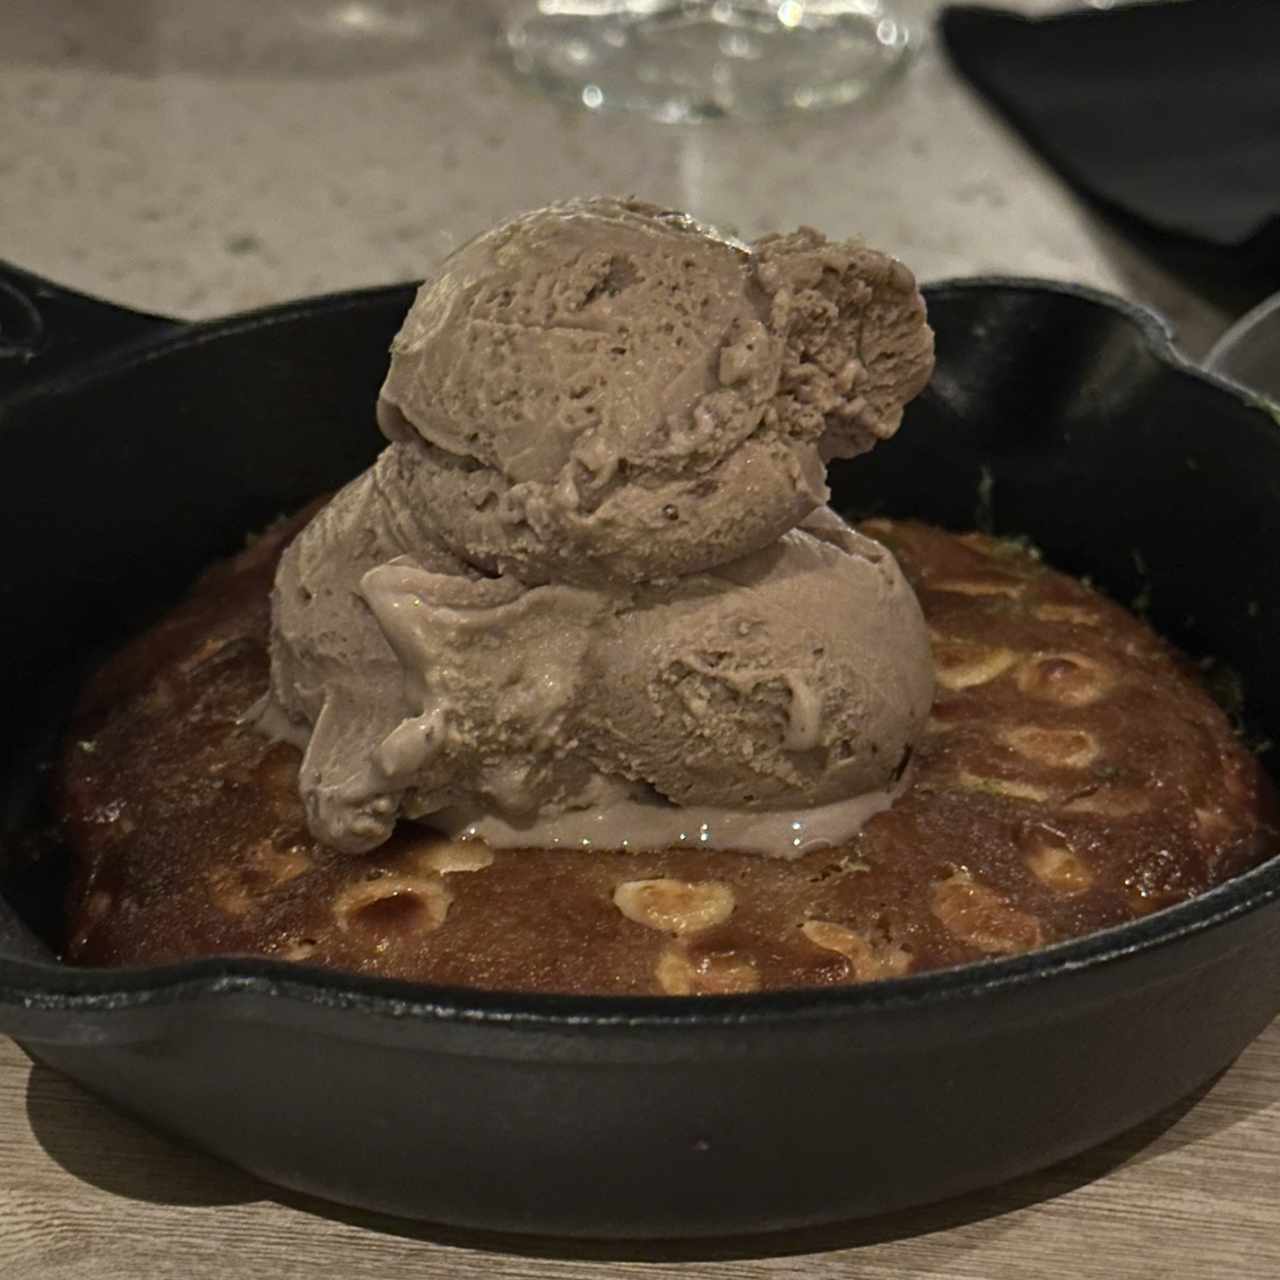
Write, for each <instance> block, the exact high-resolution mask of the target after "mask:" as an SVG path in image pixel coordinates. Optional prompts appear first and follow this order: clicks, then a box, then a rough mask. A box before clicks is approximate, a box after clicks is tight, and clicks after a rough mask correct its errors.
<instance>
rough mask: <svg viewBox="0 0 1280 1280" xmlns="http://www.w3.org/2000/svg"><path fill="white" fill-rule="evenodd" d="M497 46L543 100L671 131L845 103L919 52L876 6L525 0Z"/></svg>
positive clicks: (823, 1) (791, 1)
mask: <svg viewBox="0 0 1280 1280" xmlns="http://www.w3.org/2000/svg"><path fill="white" fill-rule="evenodd" d="M503 39H504V42H505V47H506V50H507V52H508V54H509V56H510V58H511V61H512V63H513V64H514V66H515V67H516V69H517V70H518V71H520V72H521V73H523V74H525V75H527V76H529V77H530V78H531V79H533V80H534V81H536V82H537V83H538V84H539V85H541V86H542V87H543V88H544V89H546V90H548V91H549V92H553V93H557V94H560V95H561V96H567V97H571V98H574V99H576V100H577V101H578V102H580V103H581V104H582V105H583V106H584V107H587V108H589V109H591V110H598V109H600V108H603V107H620V108H626V109H630V110H635V111H643V112H646V113H648V114H649V115H651V116H654V117H655V118H657V119H659V120H664V121H670V122H683V121H692V120H707V119H714V118H718V117H724V116H739V117H747V118H750V117H761V116H769V115H775V114H778V113H780V112H784V111H805V110H815V109H817V108H820V107H829V106H838V105H840V104H843V103H846V102H852V101H853V100H854V99H856V98H860V97H862V96H863V95H864V94H865V93H867V92H868V90H870V89H872V88H875V87H876V86H877V85H880V84H882V83H883V82H884V81H885V80H886V78H888V77H889V76H891V75H892V74H894V72H896V71H898V70H900V69H901V68H902V67H903V66H904V65H905V62H906V59H907V57H908V55H909V54H910V52H911V51H912V49H913V46H914V39H913V36H912V33H910V32H909V31H908V30H907V28H906V26H905V25H904V24H903V23H902V22H901V21H900V20H899V19H898V18H895V16H894V14H893V12H892V10H891V9H890V8H889V7H888V6H887V5H886V4H885V3H884V2H883V0H536V2H533V0H530V3H527V4H524V5H520V6H517V12H516V13H515V16H513V17H512V18H511V20H510V21H509V22H508V24H507V26H506V28H505V30H504V33H503Z"/></svg>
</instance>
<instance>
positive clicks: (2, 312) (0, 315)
mask: <svg viewBox="0 0 1280 1280" xmlns="http://www.w3.org/2000/svg"><path fill="white" fill-rule="evenodd" d="M180 323H181V321H178V320H171V319H169V318H168V317H166V316H155V315H149V314H148V313H146V312H144V311H130V310H129V309H128V308H126V307H117V306H114V305H113V304H111V303H110V302H102V301H100V300H99V299H97V298H91V297H88V296H87V295H85V294H82V293H75V292H74V291H73V290H71V289H64V288H62V287H61V286H60V285H56V284H53V283H52V282H51V281H49V280H44V279H42V278H41V277H40V276H37V275H33V274H32V273H31V272H29V271H23V270H21V268H19V267H14V266H10V265H9V264H8V263H7V262H4V261H0V399H4V398H5V397H6V396H8V395H11V394H13V393H14V392H16V391H19V390H21V389H22V388H24V387H26V386H28V385H31V384H34V383H36V382H42V381H44V380H45V379H46V378H48V377H51V376H53V375H55V374H58V373H61V372H62V371H63V370H65V369H67V368H69V367H70V366H71V365H74V364H76V363H77V362H79V361H83V360H87V359H88V358H89V357H91V356H93V355H96V354H98V353H100V352H103V351H107V350H109V349H110V348H112V347H117V346H120V345H121V344H123V343H126V342H132V341H135V340H137V339H139V338H142V337H144V336H158V335H159V334H161V333H163V332H165V331H166V330H168V329H173V328H176V327H177V326H178V325H179V324H180Z"/></svg>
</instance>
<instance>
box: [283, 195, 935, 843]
mask: <svg viewBox="0 0 1280 1280" xmlns="http://www.w3.org/2000/svg"><path fill="white" fill-rule="evenodd" d="M932 352H933V347H932V334H931V332H930V330H929V328H928V326H927V324H926V322H925V315H924V307H923V303H922V302H921V299H920V296H919V294H918V292H917V290H916V285H915V281H914V279H913V278H912V276H911V273H910V272H909V271H907V270H906V268H904V267H903V266H902V265H901V264H900V263H898V262H896V261H895V260H893V259H891V258H889V257H886V256H885V255H883V254H880V253H877V252H875V251H873V250H870V249H867V248H864V247H862V246H861V245H858V244H852V243H848V244H833V243H828V242H827V241H826V240H824V239H823V237H821V236H820V235H818V234H817V233H815V232H812V231H800V232H797V233H795V234H794V235H789V236H769V237H766V238H764V239H762V240H760V241H757V242H756V243H755V244H754V245H751V246H748V245H746V244H742V243H740V242H737V241H735V240H732V239H729V238H726V237H724V236H721V235H719V234H717V233H715V232H713V231H710V230H709V229H707V228H705V227H702V226H699V225H698V224H697V223H695V222H694V221H692V220H691V219H690V218H688V217H686V216H684V215H682V214H677V213H672V212H668V211H666V210H662V209H658V208H655V207H652V206H649V205H645V204H640V203H637V202H634V201H619V200H611V199H595V200H586V201H578V202H571V203H567V204H564V205H558V206H554V207H552V208H548V209H542V210H538V211H536V212H534V213H530V214H527V215H525V216H523V217H520V218H517V219H515V220H513V221H511V222H509V223H507V224H505V225H503V226H501V227H498V228H497V229H495V230H493V231H491V232H488V233H486V234H485V235H482V236H480V237H479V238H477V239H475V240H473V241H471V242H470V243H469V244H467V245H465V246H464V247H463V248H462V249H460V250H459V251H458V252H456V253H455V254H453V255H452V256H451V257H450V258H449V259H447V260H446V261H445V262H444V264H443V265H442V267H441V268H440V270H439V272H438V273H437V274H436V275H435V276H434V277H433V278H432V279H430V280H428V281H427V282H426V283H425V284H424V285H423V287H422V289H421V291H420V292H419V294H418V297H417V300H416V301H415V303H414V305H413V308H412V309H411V311H410V312H409V315H408V317H407V318H406V320H405V323H404V327H403V328H402V330H401V332H400V334H399V335H398V336H397V338H396V339H395V342H394V344H393V346H392V357H391V368H390V372H389V374H388V376H387V380H386V384H385V385H384V387H383V389H382V394H381V397H380V400H379V403H378V421H379V423H380V424H381V426H382V429H383V431H384V432H385V434H386V435H387V436H388V437H389V438H390V440H391V442H392V443H391V444H390V446H389V447H388V448H387V449H386V450H384V452H383V453H382V454H381V456H380V457H379V458H378V460H377V461H376V462H375V464H374V465H373V466H372V467H371V468H370V469H369V470H368V471H367V472H365V473H364V474H363V475H362V476H360V477H359V478H358V479H356V480H355V481H353V482H352V483H351V484H350V485H348V486H347V487H346V488H345V489H344V490H342V492H341V493H339V494H338V495H337V497H336V498H334V499H333V501H332V502H331V503H330V504H329V505H328V506H327V507H326V508H325V509H324V510H323V511H321V512H320V514H319V515H318V516H317V517H316V518H315V519H314V520H313V521H312V522H311V524H310V525H309V526H308V527H307V528H306V529H305V530H304V532H303V533H302V534H301V535H300V536H299V537H298V538H297V539H296V541H295V542H294V543H293V545H292V546H291V547H290V549H289V551H288V552H287V553H286V555H285V558H284V560H283V562H282V565H281V568H280V572H279V575H278V577H277V580H276V589H275V595H274V598H273V634H272V684H271V693H270V696H269V698H268V699H267V701H266V704H265V708H264V712H263V716H262V723H263V724H264V726H265V727H267V728H268V729H270V730H271V731H273V732H276V733H279V734H280V735H281V736H285V737H288V738H291V739H292V740H294V741H297V742H298V743H299V744H300V745H303V746H304V747H305V756H304V760H303V765H302V771H301V775H300V779H301V780H300V786H301V790H302V794H303V798H304V800H305V803H306V807H307V813H308V817H309V820H310V823H311V826H312V830H313V832H314V834H315V835H316V836H317V837H318V838H319V839H321V840H323V841H325V842H326V843H328V844H331V845H334V846H337V847H339V848H342V849H347V850H350V851H352V852H359V851H363V850H367V849H370V848H373V847H375V846H376V845H378V844H380V843H381V842H382V841H384V840H385V839H386V838H387V836H388V835H389V834H390V832H391V829H392V827H393V825H394V823H395V821H396V818H397V816H399V815H405V816H408V817H412V818H419V819H422V820H423V821H425V822H428V823H430V824H431V825H433V826H437V827H439V828H441V829H443V830H446V831H448V832H450V833H454V834H463V835H478V836H482V837H483V838H485V839H487V840H488V841H490V842H491V843H495V844H503V845H507V846H517V847H519V846H528V847H547V846H551V845H559V844H567V843H572V844H580V845H588V844H589V845H592V846H598V847H609V848H652V847H664V846H667V845H670V844H673V843H680V842H690V843H699V844H702V845H703V846H706V845H707V844H712V845H714V846H718V847H723V848H736V849H742V850H744V851H754V852H765V853H775V854H782V855H790V854H797V853H801V852H804V851H806V850H807V849H809V848H812V847H813V846H814V844H815V843H818V842H836V841H838V840H841V839H844V838H845V837H847V836H848V835H849V834H851V833H852V831H854V830H856V828H857V827H858V826H859V825H860V824H861V823H862V822H863V821H865V819H866V818H867V816H869V814H871V813H873V812H875V811H876V810H877V809H879V808H883V807H885V806H886V805H887V804H888V803H890V801H891V799H892V796H893V794H894V788H895V786H896V785H898V783H899V780H900V778H901V775H902V770H903V768H904V766H905V762H906V759H907V757H908V756H909V748H910V744H911V742H912V741H913V739H914V737H915V735H916V734H917V733H918V732H919V730H920V728H921V726H922V725H923V723H924V720H925V718H926V716H927V714H928V710H929V705H930V702H931V701H932V694H933V677H932V666H931V662H930V657H929V645H928V638H927V635H926V633H925V628H924V623H923V621H922V619H921V616H920V611H919V608H918V606H917V604H916V601H915V598H914V596H913V595H912V592H911V590H910V588H909V587H908V586H907V584H906V582H905V581H904V580H903V578H902V575H901V573H900V572H899V570H898V567H897V565H896V564H895V562H894V560H893V558H892V556H890V554H889V553H888V552H887V551H886V550H885V549H884V548H882V547H881V546H879V545H878V544H877V543H875V542H873V541H871V540H869V539H867V538H865V537H862V536H860V535H859V534H857V533H855V532H853V531H852V530H851V529H849V528H848V527H847V526H846V525H845V524H844V523H843V522H842V521H841V520H840V519H839V518H838V517H836V516H835V515H834V514H833V513H832V512H831V511H830V509H829V508H828V507H827V506H826V501H827V497H828V491H827V488H826V485H825V466H826V463H827V462H828V461H829V460H830V459H832V458H848V457H853V456H855V455H857V454H859V453H862V452H864V451H866V450H867V449H870V448H871V447H872V446H873V445H874V444H875V443H876V442H877V441H878V440H882V439H885V438H887V437H888V436H890V435H892V434H893V432H894V431H895V430H896V429H897V427H898V424H899V421H900V420H901V416H902V409H903V405H904V404H905V403H906V402H907V401H908V400H909V399H910V398H911V397H912V396H913V395H915V394H916V392H918V391H919V390H920V389H921V388H922V387H923V385H924V384H925V382H926V381H927V379H928V377H929V373H930V370H931V368H932Z"/></svg>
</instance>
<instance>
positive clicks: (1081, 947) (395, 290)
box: [0, 275, 1280, 1032]
mask: <svg viewBox="0 0 1280 1280" xmlns="http://www.w3.org/2000/svg"><path fill="white" fill-rule="evenodd" d="M414 288H416V282H410V283H403V284H393V285H381V286H374V287H372V288H363V289H355V290H347V291H341V292H335V293H329V294H322V295H318V296H314V297H308V298H303V299H299V300H295V301H290V302H285V303H280V304H276V305H273V306H270V307H266V308H261V309H256V310H253V311H248V312H240V313H237V314H234V315H231V316H226V317H221V318H218V319H214V320H208V321H199V322H195V323H191V324H175V326H174V327H173V328H167V327H166V328H164V329H162V330H160V332H159V333H158V334H150V335H145V336H143V337H142V338H140V339H134V340H130V341H127V342H125V343H122V344H120V345H118V346H115V347H112V348H109V349H108V350H107V351H105V352H102V353H99V354H97V355H94V356H91V357H88V358H86V359H85V360H83V361H80V362H77V363H76V364H74V365H73V366H71V367H70V368H66V369H63V370H60V371H58V372H55V373H52V374H50V375H47V376H46V377H43V378H40V377H37V378H36V379H35V380H34V381H32V382H30V383H28V384H27V385H25V386H23V387H21V388H19V389H17V390H16V391H13V392H10V393H9V394H8V395H6V396H4V397H0V433H2V432H3V429H4V425H5V424H4V417H5V416H6V415H7V414H8V413H10V412H12V411H16V410H18V409H20V408H22V407H24V406H26V405H27V404H29V403H32V402H35V401H39V400H43V399H46V398H52V397H56V396H59V395H62V394H68V393H70V392H73V391H76V390H79V389H80V388H82V387H84V386H85V385H87V384H90V383H92V382H93V381H95V380H97V379H99V378H103V377H111V376H119V375H121V374H126V373H128V372H130V371H131V370H133V369H135V368H137V367H139V366H141V365H143V364H147V363H150V362H151V361H152V360H155V359H160V358H163V357H164V356H165V355H167V354H170V353H172V352H174V351H177V350H181V349H184V348H188V347H192V346H198V345H202V344H203V343H205V342H207V341H211V340H214V339H217V338H219V337H222V336H225V335H231V334H243V333H250V332H253V331H254V330H256V329H260V328H266V327H274V326H275V325H278V324H285V323H289V322H291V321H295V320H301V319H304V318H306V317H307V316H309V315H312V314H315V313H318V312H334V311H338V312H340V311H343V310H347V309H350V310H359V309H361V308H363V307H366V306H377V305H380V304H383V303H385V302H388V301H390V300H391V299H393V298H397V297H405V296H407V295H408V294H409V292H410V291H412V290H413V289H414ZM999 290H1003V291H1011V292H1023V293H1026V292H1031V293H1040V294H1045V293H1048V294H1054V295H1058V296H1062V297H1068V298H1073V299H1076V300H1078V301H1080V302H1083V303H1085V304H1088V305H1091V306H1096V307H1100V308H1102V309H1105V310H1108V311H1111V312H1113V313H1115V314H1116V315H1118V316H1120V317H1121V318H1122V319H1123V320H1124V321H1125V322H1127V323H1128V324H1130V325H1131V326H1133V327H1134V328H1135V329H1136V330H1137V331H1138V333H1139V336H1140V337H1141V339H1142V340H1143V343H1144V345H1145V346H1146V348H1147V350H1148V351H1149V352H1150V353H1151V355H1152V356H1154V357H1155V359H1156V360H1157V361H1158V362H1159V363H1160V364H1161V365H1163V366H1164V367H1165V368H1166V369H1167V370H1168V371H1169V372H1171V373H1174V374H1178V375H1182V376H1187V377H1191V378H1194V379H1196V380H1198V381H1200V382H1203V383H1205V384H1207V385H1209V386H1211V387H1213V388H1214V389H1215V390H1216V391H1217V392H1219V393H1220V394H1224V395H1226V396H1227V397H1228V398H1229V399H1230V400H1232V401H1233V402H1235V403H1236V404H1237V405H1238V406H1239V407H1240V408H1241V409H1244V410H1246V411H1252V412H1257V413H1259V414H1262V415H1264V416H1267V417H1268V418H1269V421H1270V415H1268V414H1267V411H1266V409H1265V407H1264V405H1263V404H1262V403H1261V401H1260V398H1259V397H1257V396H1255V395H1254V394H1253V393H1252V392H1250V391H1248V390H1247V389H1246V388H1243V387H1241V386H1239V385H1238V384H1236V383H1233V382H1232V381H1230V380H1229V379H1226V378H1223V377H1221V376H1218V375H1215V374H1213V373H1210V372H1208V371H1206V370H1204V369H1201V368H1200V367H1199V366H1197V365H1195V364H1193V363H1192V362H1191V361H1190V360H1189V359H1188V358H1187V357H1186V356H1184V355H1183V354H1182V353H1181V352H1180V351H1179V350H1178V349H1177V348H1176V346H1175V345H1174V341H1173V338H1174V334H1173V329H1172V326H1171V325H1170V324H1169V322H1168V321H1167V320H1166V319H1165V318H1164V317H1162V316H1161V315H1160V314H1159V313H1157V312H1155V311H1154V310H1152V309H1150V308H1148V307H1146V306H1143V305H1141V304H1138V303H1133V302H1130V301H1128V300H1126V299H1123V298H1120V297H1118V296H1116V295H1114V294H1111V293H1108V292H1106V291H1103V290H1100V289H1095V288H1093V287H1091V286H1088V285H1080V284H1074V283H1068V282H1063V281H1056V280H1048V279H1041V278H1037V277H1028V276H1005V275H983V276H973V277H962V278H951V279H945V280H942V281H938V282H936V283H932V284H928V285H925V286H923V287H922V292H923V293H924V296H925V300H926V303H931V302H932V301H934V300H942V299H945V298H948V297H954V296H958V295H963V294H972V293H983V292H994V291H999ZM121 310H123V309H121ZM126 314H127V313H126ZM2 444H3V437H2V434H0V447H2ZM1277 900H1280V856H1272V857H1271V858H1270V859H1269V860H1268V861H1266V862H1264V863H1263V864H1261V865H1260V866H1258V867H1255V868H1254V869H1252V870H1250V871H1248V872H1245V873H1244V874H1243V875H1239V876H1235V877H1233V878H1232V879H1230V880H1228V881H1226V882H1224V883H1223V884H1222V885H1219V886H1217V887H1215V888H1213V889H1211V890H1209V891H1207V892H1206V893H1203V894H1201V895H1199V896H1198V897H1195V898H1192V899H1190V900H1188V901H1186V902H1183V903H1179V904H1177V905H1176V906H1172V907H1167V908H1164V909H1162V910H1160V911H1156V912H1153V913H1152V914H1151V915H1149V916H1145V917H1143V918H1141V919H1139V920H1135V921H1129V922H1126V923H1124V924H1120V925H1114V926H1111V927H1110V928H1107V929H1103V930H1099V931H1096V932H1094V933H1090V934H1086V935H1084V936H1083V937H1080V938H1075V939H1070V940H1067V941H1064V942H1060V943H1055V944H1053V945H1051V946H1049V947H1043V948H1039V949H1037V950H1035V951H1030V952H1026V953H1023V954H1021V955H1017V956H1009V957H1004V958H998V959H991V960H982V961H978V962H974V963H970V964H966V965H961V966H957V967H955V968H951V969H943V970H935V971H931V972H927V973H921V974H915V975H910V976H907V977H904V978H893V979H882V980H879V981H876V982H872V983H864V984H857V985H851V986H846V987H829V988H820V989H799V990H788V991H775V992H768V993H756V994H743V995H723V996H702V997H698V998H697V999H696V1000H691V999H690V998H688V997H682V996H627V997H616V996H591V995H586V996H584V995H556V994H540V993H526V992H501V991H483V990H479V989H473V988H468V987H445V986H432V985H429V984H426V983H414V982H408V981H404V980H400V979H391V978H381V977H368V976H362V975H358V974H349V973H343V972H340V971H334V970H324V969H318V968H311V967H308V966H304V965H299V964H296V963H288V962H283V961H277V960H269V959H266V958H261V957H210V958H205V959H198V960H193V961H186V962H183V963H180V964H173V965H163V966H147V967H142V968H76V967H73V966H70V965H66V964H64V963H62V962H60V961H57V960H48V961H45V960H28V959H25V958H23V959H16V958H13V957H11V956H0V1010H3V1009H4V1008H6V1007H9V1008H13V1009H15V1010H17V1011H23V1012H25V1013H28V1014H38V1015H44V1016H49V1015H58V1014H65V1015H68V1016H72V1015H94V1016H95V1019H96V1018H100V1017H103V1016H107V1017H110V1016H112V1015H117V1014H119V1015H124V1014H128V1013H129V1012H131V1011H135V1010H140V1009H146V1008H156V1007H159V1006H169V1005H176V1004H181V1005H185V1006H190V1005H193V1004H196V1003H203V1002H207V1001H209V1000H214V1001H216V1002H218V1003H219V1004H220V1003H221V1001H222V1000H223V999H224V998H225V997H226V996H228V995H234V994H240V995H249V996H257V997H266V998H267V999H268V1000H270V1001H285V1002H288V1003H290V1004H293V1005H299V1006H313V1007H317V1008H324V1009H339V1010H351V1011H353V1012H358V1013H362V1014H372V1015H378V1016H383V1017H392V1018H395V1019H397V1020H405V1019H412V1020H416V1021H419V1022H432V1023H450V1024H459V1023H461V1024H469V1025H476V1026H491V1027H494V1028H498V1027H501V1028H504V1029H517V1028H518V1029H524V1030H528V1031H532V1032H538V1031H541V1032H547V1031H564V1030H577V1031H581V1030H586V1029H594V1030H600V1031H607V1030H609V1029H611V1028H615V1027H626V1028H638V1027H644V1028H651V1029H672V1030H674V1029H725V1028H743V1027H753V1026H760V1025H769V1026H772V1025H790V1024H795V1023H801V1022H805V1023H807V1022H813V1021H819V1022H822V1021H830V1020H838V1019H839V1015H841V1014H844V1015H849V1016H852V1015H854V1014H862V1015H868V1014H870V1015H874V1014H876V1013H881V1012H882V1013H888V1012H890V1011H899V1010H906V1009H924V1008H932V1007H937V1006H939V1005H945V1004H956V1003H960V1002H964V1001H973V1000H977V999H983V998H992V997H994V996H996V995H998V994H1000V993H1004V992H1010V991H1014V990H1018V989H1022V988H1027V987H1030V986H1034V985H1036V984H1038V983H1042V982H1046V981H1050V980H1053V979H1063V978H1065V977H1067V976H1069V975H1072V974H1078V973H1082V972H1086V971H1095V970H1098V969H1101V968H1103V967H1105V966H1108V965H1111V964H1116V963H1118V962H1120V961H1122V960H1125V959H1132V958H1135V957H1137V956H1140V955H1144V954H1148V953H1151V952H1155V951H1158V950H1161V949H1163V948H1166V947H1170V946H1173V945H1175V944H1177V943H1181V942H1188V941H1190V940H1191V939H1193V938H1196V937H1198V936H1201V935H1203V934H1206V933H1208V932H1210V931H1212V930H1215V929H1219V928H1222V927H1224V926H1226V925H1227V924H1229V923H1230V922H1232V921H1234V920H1238V919H1241V918H1243V917H1245V916H1248V915H1252V914H1253V913H1255V912H1257V911H1259V910H1261V909H1262V908H1263V907H1265V906H1267V905H1268V904H1269V903H1272V902H1275V901H1277Z"/></svg>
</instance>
